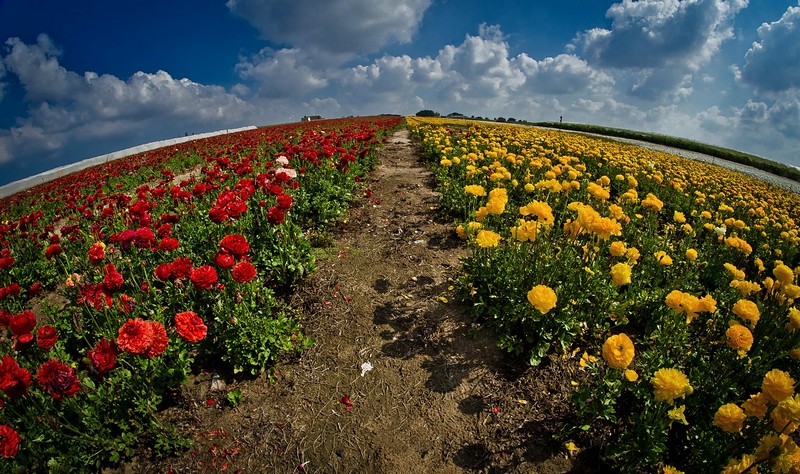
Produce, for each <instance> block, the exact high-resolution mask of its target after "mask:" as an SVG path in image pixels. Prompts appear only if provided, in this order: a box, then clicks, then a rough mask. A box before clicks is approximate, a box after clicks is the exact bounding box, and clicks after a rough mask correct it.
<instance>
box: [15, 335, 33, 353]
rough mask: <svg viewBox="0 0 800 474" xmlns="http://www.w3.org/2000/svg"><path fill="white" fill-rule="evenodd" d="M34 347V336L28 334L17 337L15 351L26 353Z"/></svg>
mask: <svg viewBox="0 0 800 474" xmlns="http://www.w3.org/2000/svg"><path fill="white" fill-rule="evenodd" d="M32 345H33V334H31V333H27V334H23V335H21V336H19V337H17V341H16V342H15V343H14V350H15V351H17V352H20V351H24V350H25V349H27V348H29V347H31V346H32Z"/></svg>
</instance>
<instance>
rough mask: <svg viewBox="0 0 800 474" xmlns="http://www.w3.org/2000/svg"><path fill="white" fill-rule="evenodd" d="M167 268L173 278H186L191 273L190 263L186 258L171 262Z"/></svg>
mask: <svg viewBox="0 0 800 474" xmlns="http://www.w3.org/2000/svg"><path fill="white" fill-rule="evenodd" d="M169 268H170V270H172V276H174V277H175V278H187V277H189V275H191V273H192V261H191V260H189V258H188V257H179V258H176V259H175V260H173V261H172V263H171V264H170V265H169Z"/></svg>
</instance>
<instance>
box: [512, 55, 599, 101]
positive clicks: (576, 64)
mask: <svg viewBox="0 0 800 474" xmlns="http://www.w3.org/2000/svg"><path fill="white" fill-rule="evenodd" d="M516 63H517V64H518V65H519V67H520V69H521V70H522V72H523V73H525V76H526V89H528V90H530V91H532V92H534V93H540V94H555V95H561V94H571V93H575V92H580V91H583V90H586V89H589V88H598V87H603V86H605V85H611V84H613V83H614V80H613V79H612V78H611V76H609V75H608V74H606V73H604V72H602V71H596V70H595V69H593V68H592V67H591V66H589V64H588V63H587V62H586V61H584V60H583V59H581V58H579V57H577V56H575V55H574V54H559V55H558V56H556V57H549V58H545V59H543V60H541V61H537V60H535V59H533V58H531V57H530V56H528V55H527V54H525V53H522V54H520V55H519V56H518V57H517V58H516Z"/></svg>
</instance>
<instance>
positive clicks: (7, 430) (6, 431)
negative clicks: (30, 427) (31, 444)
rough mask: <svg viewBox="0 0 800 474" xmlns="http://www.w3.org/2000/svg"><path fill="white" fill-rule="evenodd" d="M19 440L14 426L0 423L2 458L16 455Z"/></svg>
mask: <svg viewBox="0 0 800 474" xmlns="http://www.w3.org/2000/svg"><path fill="white" fill-rule="evenodd" d="M20 441H21V440H20V437H19V434H18V433H17V432H16V431H14V428H11V427H10V426H6V425H0V451H2V452H3V457H4V458H6V459H10V458H13V457H14V456H16V455H17V453H18V452H19V442H20Z"/></svg>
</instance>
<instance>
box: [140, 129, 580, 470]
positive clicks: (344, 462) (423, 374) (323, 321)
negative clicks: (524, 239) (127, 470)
mask: <svg viewBox="0 0 800 474" xmlns="http://www.w3.org/2000/svg"><path fill="white" fill-rule="evenodd" d="M420 159H421V157H420V154H419V152H418V150H417V148H416V147H415V145H414V144H413V143H412V142H411V141H410V139H409V134H408V131H407V130H401V131H398V132H397V133H395V134H394V136H393V137H392V138H391V140H390V141H389V143H387V146H386V148H385V149H384V151H383V155H382V159H381V163H382V164H381V165H380V166H379V167H378V168H377V169H376V170H375V172H374V173H372V175H371V182H370V183H369V187H370V190H371V192H372V196H371V197H369V198H368V197H364V198H362V199H361V200H360V202H359V203H357V205H356V206H355V207H354V208H353V209H352V210H351V212H350V216H349V218H348V220H347V222H346V223H345V224H343V225H342V227H341V228H340V229H338V230H336V231H335V232H334V233H333V234H334V240H335V241H334V243H333V245H332V246H331V247H329V248H327V249H325V255H324V256H321V258H320V259H319V260H318V266H319V270H318V272H317V273H316V274H314V275H313V276H312V277H311V278H310V280H309V281H308V282H307V283H306V284H305V285H304V287H303V288H301V290H300V291H299V292H298V294H297V296H296V297H295V301H294V303H295V304H297V305H299V306H300V307H302V308H303V313H304V315H303V321H302V323H303V325H304V328H305V332H306V333H307V334H308V335H310V336H311V337H313V338H314V339H315V340H316V343H315V345H314V346H313V347H312V348H311V349H310V350H308V351H307V352H305V353H304V354H303V355H301V356H300V358H299V359H298V360H294V361H286V362H284V363H282V364H280V365H279V367H278V368H277V372H278V373H279V376H278V377H277V380H276V381H275V382H272V383H270V382H267V381H265V380H264V379H263V378H261V379H258V380H253V381H247V382H241V383H239V384H238V388H239V389H240V390H242V393H243V394H244V401H243V402H242V403H241V404H240V406H239V407H237V408H236V409H230V408H225V409H214V408H213V407H212V408H208V407H206V406H205V404H204V401H205V400H206V399H207V398H208V397H213V395H214V394H213V393H209V392H208V385H209V379H210V375H209V376H208V377H199V378H198V380H197V381H196V383H195V384H194V385H190V386H189V387H187V390H186V392H187V395H186V400H185V401H184V405H183V406H182V407H176V408H175V410H185V411H186V412H188V413H190V414H191V413H193V414H194V421H193V423H194V424H193V425H191V426H189V425H187V426H184V427H183V428H184V429H186V430H189V431H192V432H194V433H195V446H194V447H193V448H192V451H191V452H190V453H187V455H185V456H184V457H182V458H181V459H177V460H176V459H172V460H168V462H167V463H165V464H161V465H160V466H159V469H161V470H160V472H164V468H167V467H171V468H173V472H203V471H205V472H217V471H218V470H221V469H222V467H223V466H224V467H225V470H229V471H231V472H234V471H236V470H237V469H238V470H241V472H286V473H289V472H299V471H304V472H324V473H329V472H330V473H340V472H341V473H345V472H347V473H350V472H353V473H423V472H424V473H458V472H526V473H529V472H542V473H555V472H587V471H588V469H586V468H582V467H581V463H580V460H579V459H569V457H568V456H567V455H566V454H565V452H566V451H565V449H564V447H563V441H554V440H553V435H554V434H555V433H557V432H558V431H559V429H560V426H561V422H562V421H563V419H564V417H565V416H568V414H567V413H565V411H566V410H568V406H569V405H568V403H567V399H566V397H567V396H568V393H569V391H570V376H569V372H568V370H569V367H574V366H575V365H576V364H575V362H574V360H572V361H568V363H567V362H564V361H561V360H560V359H554V360H553V361H550V362H549V363H546V364H543V366H542V367H539V368H537V369H531V368H528V367H527V366H526V364H525V363H524V362H521V361H516V360H514V359H513V358H511V357H509V356H507V355H506V354H505V353H502V352H500V351H499V350H498V349H496V347H495V343H496V340H495V338H494V336H493V335H492V334H491V333H490V332H489V331H487V330H485V329H482V328H480V327H478V326H476V325H473V324H471V322H470V320H469V318H468V316H466V314H465V309H464V308H463V307H462V306H460V305H459V304H458V303H455V302H454V301H453V300H454V299H455V298H454V297H453V295H452V291H451V289H452V284H453V283H452V281H451V279H452V278H455V277H456V276H457V274H458V271H459V269H460V262H459V256H460V255H463V254H464V252H466V249H465V247H464V245H463V243H462V242H461V241H460V240H458V238H457V237H456V236H455V234H454V232H453V227H452V225H451V223H450V222H449V221H447V220H443V219H442V218H441V217H440V216H439V214H438V212H437V205H438V199H437V195H436V193H435V192H434V191H433V186H434V182H433V177H432V175H431V173H430V172H429V171H427V170H426V169H425V167H424V165H423V164H422V163H421V161H420ZM365 363H369V364H371V366H372V369H371V370H369V371H364V372H363V373H362V364H365ZM229 388H230V387H229ZM343 397H349V401H350V403H351V404H352V405H351V406H350V408H349V409H348V406H347V405H346V404H345V403H343V400H342V399H343ZM495 408H496V413H495ZM182 416H184V417H185V415H182ZM225 463H227V464H225ZM133 468H134V469H135V468H138V469H141V468H142V466H141V465H138V466H136V465H134V466H133ZM131 472H141V470H140V471H131Z"/></svg>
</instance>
